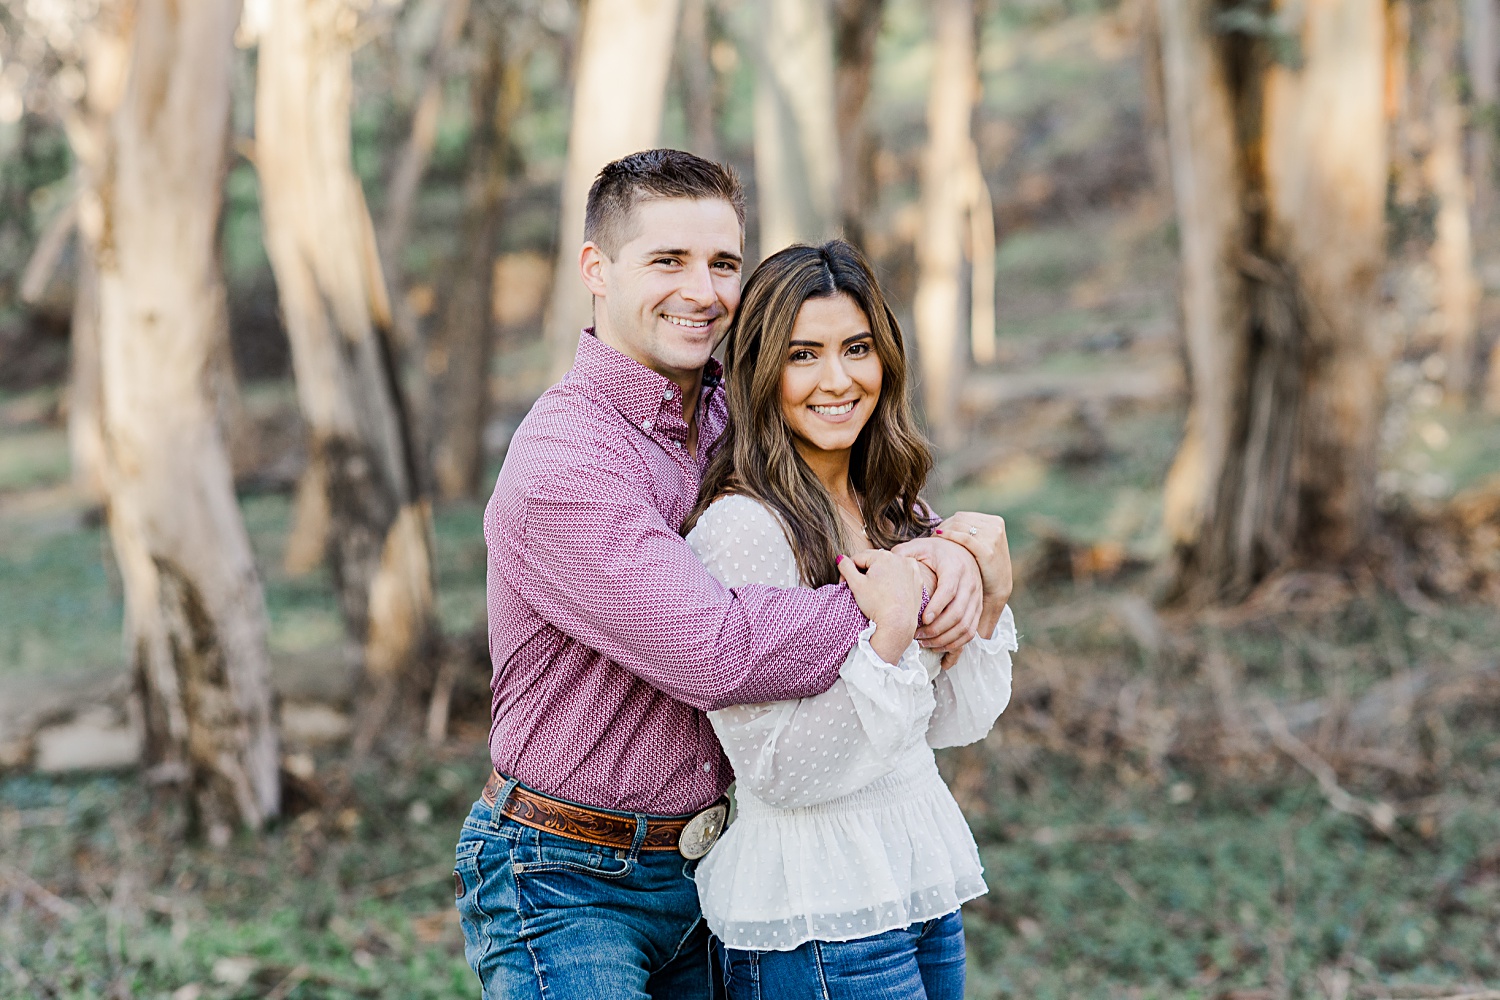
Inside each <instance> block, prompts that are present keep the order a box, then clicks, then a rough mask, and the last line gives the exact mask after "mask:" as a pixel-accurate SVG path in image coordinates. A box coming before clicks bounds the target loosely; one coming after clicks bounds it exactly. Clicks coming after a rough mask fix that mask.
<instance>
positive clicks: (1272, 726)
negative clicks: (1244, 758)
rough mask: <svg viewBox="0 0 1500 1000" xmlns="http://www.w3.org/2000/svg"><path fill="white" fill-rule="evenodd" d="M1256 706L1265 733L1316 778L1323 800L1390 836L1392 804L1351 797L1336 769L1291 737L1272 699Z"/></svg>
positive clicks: (1392, 825) (1392, 821)
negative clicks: (1340, 780) (1340, 781)
mask: <svg viewBox="0 0 1500 1000" xmlns="http://www.w3.org/2000/svg"><path fill="white" fill-rule="evenodd" d="M1255 705H1256V709H1257V711H1258V712H1259V713H1260V717H1261V721H1262V722H1263V723H1264V724H1265V727H1266V732H1267V734H1268V735H1269V736H1270V737H1271V742H1272V743H1274V744H1276V748H1277V749H1278V750H1280V751H1281V752H1282V753H1284V754H1286V755H1287V756H1288V757H1290V758H1292V760H1294V761H1296V762H1297V763H1298V764H1300V765H1302V767H1303V769H1304V770H1306V771H1307V772H1308V773H1309V774H1311V775H1312V776H1313V777H1314V778H1316V779H1317V781H1318V787H1319V788H1320V789H1322V791H1323V797H1324V798H1325V799H1327V800H1328V804H1329V805H1330V806H1332V807H1333V808H1334V809H1336V810H1338V811H1339V812H1341V813H1346V814H1348V815H1350V816H1357V817H1359V818H1360V819H1363V820H1366V821H1368V822H1369V824H1370V825H1371V826H1373V827H1374V828H1375V829H1376V830H1377V831H1379V832H1380V833H1382V834H1386V835H1389V834H1390V832H1391V830H1392V829H1393V828H1394V827H1395V825H1396V807H1395V806H1393V805H1391V804H1390V803H1389V802H1378V801H1377V802H1366V801H1365V800H1364V799H1361V798H1357V797H1355V796H1353V795H1350V794H1349V793H1348V792H1347V791H1345V790H1344V788H1343V786H1342V785H1340V784H1339V780H1338V775H1337V774H1336V773H1335V772H1334V770H1333V766H1332V765H1331V764H1329V763H1328V761H1326V760H1324V759H1323V758H1322V757H1319V756H1318V755H1317V753H1315V752H1314V751H1313V749H1312V747H1310V746H1308V745H1307V744H1306V743H1303V742H1302V741H1301V740H1299V739H1297V737H1295V736H1293V735H1292V733H1291V730H1289V729H1287V726H1286V719H1284V718H1282V715H1281V713H1280V712H1279V711H1277V709H1276V706H1275V705H1274V704H1272V703H1271V701H1270V699H1268V698H1263V697H1262V698H1257V699H1256V700H1255Z"/></svg>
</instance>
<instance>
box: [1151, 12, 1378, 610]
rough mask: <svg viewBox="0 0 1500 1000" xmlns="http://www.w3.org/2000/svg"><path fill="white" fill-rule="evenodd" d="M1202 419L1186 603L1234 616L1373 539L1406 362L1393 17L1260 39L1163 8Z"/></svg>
mask: <svg viewBox="0 0 1500 1000" xmlns="http://www.w3.org/2000/svg"><path fill="white" fill-rule="evenodd" d="M1158 11H1159V16H1160V25H1161V31H1162V63H1163V77H1164V80H1165V83H1166V104H1167V122H1168V143H1169V150H1170V156H1171V163H1172V182H1173V190H1174V194H1175V198H1176V202H1177V213H1178V220H1179V231H1180V233H1181V240H1182V269H1183V270H1182V315H1183V328H1184V333H1185V337H1186V341H1187V353H1188V361H1189V374H1190V382H1191V386H1192V404H1191V409H1190V412H1189V416H1188V424H1187V432H1186V437H1185V439H1184V441H1183V444H1182V446H1181V448H1180V450H1179V452H1178V455H1177V459H1176V461H1175V462H1174V464H1173V467H1172V470H1171V472H1170V473H1169V475H1168V479H1167V485H1166V498H1165V499H1166V504H1165V516H1166V523H1167V528H1168V531H1169V533H1170V536H1171V538H1172V542H1173V545H1174V560H1175V569H1176V585H1175V589H1174V593H1175V595H1176V596H1179V597H1187V598H1189V599H1194V600H1234V599H1238V598H1240V597H1243V596H1244V595H1245V594H1246V593H1248V591H1249V590H1250V588H1252V587H1253V586H1254V585H1255V584H1256V583H1258V582H1259V581H1260V580H1262V579H1264V578H1265V577H1266V576H1268V575H1269V574H1271V573H1273V572H1275V571H1277V570H1279V569H1283V568H1286V567H1289V566H1293V565H1323V566H1327V565H1339V564H1341V563H1343V562H1345V561H1347V560H1348V559H1350V558H1352V557H1354V556H1355V555H1356V554H1357V553H1358V551H1359V549H1360V547H1361V546H1362V545H1363V543H1364V542H1365V541H1366V540H1367V538H1368V533H1369V530H1370V525H1371V519H1372V513H1373V504H1374V478H1375V443H1376V432H1377V428H1378V418H1379V414H1380V406H1381V385H1382V382H1383V376H1384V372H1385V367H1386V364H1387V361H1388V359H1387V356H1386V349H1385V346H1384V345H1383V344H1382V343H1380V341H1379V339H1378V337H1377V336H1376V334H1375V331H1374V329H1373V324H1372V319H1373V313H1374V310H1373V306H1374V301H1375V295H1376V281H1377V278H1378V275H1379V273H1380V268H1381V265H1382V260H1383V250H1382V247H1383V231H1384V230H1383V226H1384V207H1385V190H1386V130H1385V121H1384V101H1385V96H1386V95H1385V90H1384V77H1385V65H1384V64H1385V36H1386V21H1385V7H1384V4H1383V3H1382V2H1381V0H1318V2H1317V3H1313V4H1309V5H1306V6H1305V7H1301V8H1299V9H1298V10H1297V11H1293V10H1291V8H1290V7H1288V8H1287V9H1285V10H1280V9H1278V14H1280V15H1282V17H1281V19H1280V20H1277V21H1275V22H1274V24H1276V25H1278V26H1279V27H1278V30H1282V31H1284V32H1285V34H1284V35H1280V36H1273V35H1272V34H1265V33H1262V34H1254V35H1252V34H1245V33H1242V32H1240V31H1239V30H1237V29H1235V28H1233V27H1232V26H1225V24H1224V22H1222V21H1219V20H1216V17H1215V15H1216V12H1217V7H1216V5H1215V4H1213V3H1212V2H1211V0H1160V4H1159V8H1158Z"/></svg>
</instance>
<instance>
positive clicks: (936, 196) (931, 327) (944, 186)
mask: <svg viewBox="0 0 1500 1000" xmlns="http://www.w3.org/2000/svg"><path fill="white" fill-rule="evenodd" d="M932 16H933V34H932V52H933V60H932V82H931V83H930V84H929V85H928V91H927V148H926V151H925V153H924V154H923V159H922V201H921V222H920V225H919V227H918V229H917V290H916V296H915V300H914V302H913V307H912V311H913V313H914V314H915V319H916V328H917V345H918V348H919V349H920V351H921V358H920V360H921V371H922V401H923V404H924V407H925V410H926V414H927V426H928V428H929V430H930V431H931V433H932V435H933V437H934V438H935V439H936V440H937V442H938V444H940V445H942V446H944V447H949V448H951V447H953V446H954V445H955V444H957V434H958V426H957V421H958V403H957V397H958V388H959V379H960V377H961V374H962V368H963V356H962V354H963V347H964V337H963V333H964V330H963V327H964V321H963V318H962V299H963V288H962V277H963V276H962V274H961V270H962V266H963V245H964V218H965V212H966V210H967V209H968V207H969V206H970V204H972V202H973V201H974V196H973V185H974V172H975V170H976V167H975V163H976V160H975V153H974V140H973V134H972V127H973V125H972V120H973V117H974V104H975V101H976V99H977V98H978V96H979V95H978V90H979V78H978V74H977V70H976V67H975V51H974V3H973V0H938V2H937V3H934V4H933V12H932Z"/></svg>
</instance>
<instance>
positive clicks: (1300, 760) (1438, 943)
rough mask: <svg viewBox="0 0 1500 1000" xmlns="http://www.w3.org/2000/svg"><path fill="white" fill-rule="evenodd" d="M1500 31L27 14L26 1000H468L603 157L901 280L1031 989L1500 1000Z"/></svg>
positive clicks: (10, 537) (420, 1)
mask: <svg viewBox="0 0 1500 1000" xmlns="http://www.w3.org/2000/svg"><path fill="white" fill-rule="evenodd" d="M1497 92H1500V11H1497V8H1496V4H1495V0H1462V2H1460V0H1301V2H1293V0H1283V2H1270V0H1240V2H1234V0H931V2H926V3H924V2H918V0H805V2H797V0H754V2H752V0H743V2H734V0H587V2H586V3H582V2H572V0H483V2H481V0H472V2H471V0H245V2H244V4H243V7H242V5H241V3H239V2H236V0H194V2H193V3H191V4H181V3H173V2H169V0H5V2H4V3H0V206H3V207H0V996H5V997H102V996H107V997H148V996H149V997H171V998H173V1000H197V998H209V997H213V998H232V997H275V998H277V1000H286V998H293V997H295V998H311V997H330V998H331V997H365V996H390V997H450V996H452V997H458V996H472V995H473V994H474V992H475V983H474V979H473V976H472V973H471V972H470V971H469V970H468V968H467V966H466V965H465V964H464V961H463V957H462V939H461V935H460V933H459V930H458V926H457V921H456V916H455V913H454V910H453V907H452V904H451V900H450V899H449V897H448V892H449V888H450V885H451V881H450V877H449V870H450V868H451V865H452V855H451V849H452V845H453V843H454V841H455V839H456V835H457V826H458V823H459V821H460V819H461V817H462V815H463V814H464V813H465V812H466V811H467V808H468V806H469V803H470V802H471V801H472V800H473V798H474V797H475V795H476V794H477V791H478V789H479V787H480V785H481V784H482V782H483V778H484V775H485V772H486V771H487V769H488V762H487V760H486V759H485V752H484V746H485V736H486V731H487V721H488V720H487V712H488V690H487V681H488V676H489V665H488V659H487V649H486V639H485V631H484V560H485V552H484V544H483V538H482V536H481V533H480V524H479V519H480V512H481V510H482V505H483V501H484V499H485V495H486V492H487V488H488V486H489V484H491V483H492V482H493V480H494V476H495V474H496V472H497V470H498V468H499V464H500V462H501V461H502V460H503V457H504V453H505V447H506V443H507V441H508V438H509V435H510V434H511V433H512V432H513V430H514V428H515V426H516V424H517V423H518V421H519V419H520V418H521V416H522V415H524V413H525V412H526V409H527V408H528V406H529V405H530V404H531V402H532V401H533V400H534V399H535V397H536V396H537V394H538V393H539V392H540V391H542V389H544V388H545V387H546V386H547V385H548V384H550V381H551V380H552V379H553V378H554V377H555V376H556V374H557V373H558V372H559V371H560V370H561V368H562V367H565V365H566V363H567V360H568V358H569V357H570V356H571V350H572V344H573V343H574V342H576V335H577V330H578V328H579V327H580V326H581V325H582V324H583V323H584V322H586V316H587V301H586V300H585V299H583V298H582V296H581V288H580V287H578V284H577V281H576V278H575V276H574V274H573V271H572V268H571V266H570V263H569V262H570V259H571V258H572V256H573V254H574V253H575V251H576V243H577V239H578V234H579V231H580V230H581V203H582V195H583V192H584V191H585V190H586V187H587V184H588V180H589V178H590V177H591V176H592V173H593V172H594V171H595V170H596V169H597V168H598V166H599V165H601V164H602V163H603V162H605V161H606V160H608V159H610V158H612V157H614V156H617V155H621V154H623V153H625V152H629V151H631V150H634V149H639V148H646V147H650V146H653V145H658V144H662V145H672V146H677V147H681V148H687V149H691V150H694V151H696V152H698V153H701V154H703V155H706V156H711V157H715V158H720V159H723V160H725V161H727V162H729V163H731V164H733V165H735V166H736V167H737V169H738V170H739V172H740V173H741V175H742V176H743V177H744V178H745V180H746V181H747V184H748V185H749V188H750V192H751V219H750V224H749V251H750V253H749V256H750V258H751V262H752V263H753V261H754V260H755V259H757V258H758V257H759V256H763V255H764V253H765V252H766V251H767V250H768V249H775V248H777V247H779V246H782V245H784V244H786V243H788V242H791V241H793V240H797V239H804V240H809V239H811V240H816V239H821V238H826V237H828V236H831V235H833V234H836V233H843V234H845V235H846V236H848V237H849V238H851V239H853V240H854V241H855V242H857V243H859V244H860V245H861V246H862V247H864V248H865V249H866V251H867V252H868V253H869V254H870V256H871V257H872V258H873V259H874V261H875V262H876V265H877V269H878V270H879V273H880V275H881V278H882V281H883V282H884V283H885V284H886V287H887V289H888V291H889V293H890V296H891V298H892V300H893V301H894V302H895V303H896V304H897V309H898V313H899V315H900V318H901V320H902V322H903V325H904V327H905V329H906V330H907V333H908V340H909V342H910V343H911V344H912V346H913V351H914V353H915V355H916V360H917V363H918V370H919V392H918V396H919V400H918V402H919V404H920V406H921V410H922V413H923V418H924V420H925V422H926V426H927V427H928V429H929V431H930V432H931V434H932V436H933V437H934V439H935V440H936V441H937V442H938V444H939V448H940V467H939V469H938V472H937V477H936V481H935V483H934V488H933V490H932V498H933V499H934V501H935V503H936V505H937V506H938V507H939V508H941V509H949V510H951V509H959V508H970V509H981V510H987V511H993V512H997V513H1000V514H1003V515H1005V516H1006V518H1007V523H1008V525H1009V527H1010V533H1011V538H1012V542H1013V545H1014V547H1015V550H1016V552H1017V555H1018V558H1019V565H1018V589H1017V594H1016V597H1015V601H1014V603H1015V606H1016V611H1017V618H1018V620H1019V621H1020V622H1021V629H1022V632H1023V636H1024V638H1023V652H1022V653H1021V654H1020V656H1019V657H1018V661H1017V681H1016V691H1015V698H1014V700H1013V703H1012V706H1011V707H1010V709H1009V710H1008V711H1007V712H1006V714H1005V716H1004V717H1003V718H1002V720H1001V722H1000V724H999V725H998V726H997V728H996V730H995V732H994V733H993V734H992V736H991V737H990V738H989V739H988V740H986V741H985V742H984V743H982V744H980V745H977V746H974V747H970V748H964V749H961V750H958V751H954V752H949V753H946V754H944V755H942V760H941V763H942V767H943V769H944V772H945V774H946V776H947V777H948V779H949V781H950V783H951V785H952V786H953V788H954V791H955V794H956V795H957V797H958V798H959V801H960V803H961V804H962V805H963V807H964V809H965V811H966V813H967V815H968V816H969V819H970V821H971V823H972V825H973V827H974V830H975V834H976V837H977V839H978V841H979V844H980V849H981V853H982V855H983V858H984V862H985V865H986V870H987V874H988V878H989V880H990V889H991V891H990V893H989V895H987V896H985V897H983V898H981V899H979V900H977V901H975V902H974V903H971V904H969V905H968V906H967V907H966V910H965V917H966V926H967V929H968V940H969V954H970V987H969V992H970V994H971V995H972V996H976V997H1005V996H1021V995H1025V996H1034V997H1078V996H1129V997H1167V996H1172V997H1177V996H1181V997H1235V998H1240V1000H1250V998H1267V1000H1270V998H1282V997H1293V996H1298V997H1302V996H1306V997H1328V998H1332V1000H1345V998H1350V997H1393V998H1396V997H1457V996H1467V997H1470V998H1473V1000H1478V998H1481V997H1490V996H1497V997H1500V992H1497V990H1500V931H1497V927H1500V847H1497V845H1500V807H1497V805H1496V803H1497V801H1500V780H1497V777H1496V775H1497V767H1496V761H1497V759H1500V725H1497V721H1496V709H1497V707H1500V678H1497V674H1500V658H1497V655H1496V653H1495V650H1496V649H1497V647H1500V624H1497V623H1496V615H1495V611H1496V607H1497V605H1500V481H1497V479H1496V478H1495V476H1496V473H1497V470H1500V360H1497V353H1496V352H1497V333H1500V306H1497V303H1500V297H1497V293H1500V220H1497V219H1496V194H1495V192H1496V183H1497V172H1496V164H1495V155H1496V149H1497V144H1500V135H1497V128H1500V113H1497V105H1496V98H1497Z"/></svg>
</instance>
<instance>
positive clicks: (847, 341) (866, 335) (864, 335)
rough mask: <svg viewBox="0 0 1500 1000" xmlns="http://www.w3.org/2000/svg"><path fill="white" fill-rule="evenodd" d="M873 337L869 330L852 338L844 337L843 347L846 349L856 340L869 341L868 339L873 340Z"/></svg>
mask: <svg viewBox="0 0 1500 1000" xmlns="http://www.w3.org/2000/svg"><path fill="white" fill-rule="evenodd" d="M874 336H875V335H874V334H873V333H871V332H870V331H869V330H866V331H865V332H864V333H856V334H855V335H854V336H852V337H845V338H844V346H845V347H848V346H849V345H850V344H852V343H854V342H855V341H856V340H869V339H871V338H873V337H874Z"/></svg>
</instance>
